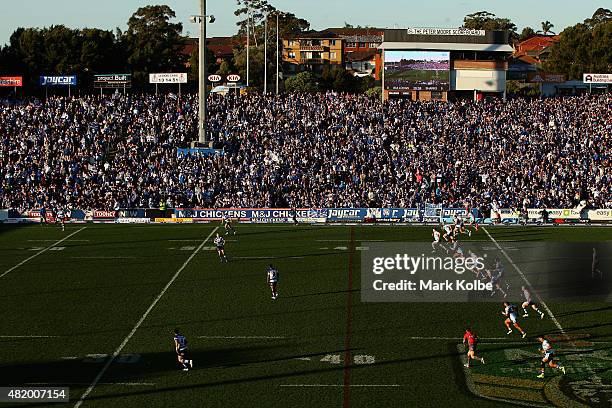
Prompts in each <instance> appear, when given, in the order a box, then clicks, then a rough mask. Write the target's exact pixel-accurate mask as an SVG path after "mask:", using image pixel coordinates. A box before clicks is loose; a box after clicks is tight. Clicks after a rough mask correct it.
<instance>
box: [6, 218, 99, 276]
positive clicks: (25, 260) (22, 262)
mask: <svg viewBox="0 0 612 408" xmlns="http://www.w3.org/2000/svg"><path fill="white" fill-rule="evenodd" d="M85 228H87V227H83V228H81V229H78V230H76V231H74V232H73V233H72V234H70V235H66V236H65V237H64V238H62V239H60V240H59V241H57V242H55V243H53V244H51V245H49V246H48V247H46V248H44V249H42V250H41V251H38V252H37V253H35V254H34V255H32V256H31V257H29V258H26V259H24V260H23V261H21V262H19V263H18V264H17V265H15V266H13V267H12V268H10V269H8V270H7V271H6V272H4V273H3V274H2V275H0V278H3V277H4V276H6V275H8V274H9V273H10V272H12V271H14V270H15V269H17V268H19V267H20V266H21V265H23V264H25V263H26V262H28V261H31V260H32V259H34V258H36V257H37V256H38V255H41V254H44V253H45V252H47V251H48V250H50V249H51V248H53V247H54V246H56V245H57V244H61V243H62V242H64V241H66V240H67V239H68V238H70V237H71V236H73V235H76V234H78V233H79V232H81V231H83V230H84V229H85Z"/></svg>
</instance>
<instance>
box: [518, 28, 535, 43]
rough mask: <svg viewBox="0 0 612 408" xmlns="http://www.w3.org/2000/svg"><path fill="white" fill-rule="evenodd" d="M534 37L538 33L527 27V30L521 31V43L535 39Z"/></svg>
mask: <svg viewBox="0 0 612 408" xmlns="http://www.w3.org/2000/svg"><path fill="white" fill-rule="evenodd" d="M534 35H536V32H535V31H534V30H533V28H531V27H525V28H523V31H521V35H520V36H519V40H520V41H525V40H527V39H529V38H531V37H533V36H534Z"/></svg>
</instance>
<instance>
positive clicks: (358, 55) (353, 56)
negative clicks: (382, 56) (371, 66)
mask: <svg viewBox="0 0 612 408" xmlns="http://www.w3.org/2000/svg"><path fill="white" fill-rule="evenodd" d="M375 55H376V50H371V51H356V52H349V53H347V54H346V61H347V62H352V61H369V60H372V59H374V57H375Z"/></svg>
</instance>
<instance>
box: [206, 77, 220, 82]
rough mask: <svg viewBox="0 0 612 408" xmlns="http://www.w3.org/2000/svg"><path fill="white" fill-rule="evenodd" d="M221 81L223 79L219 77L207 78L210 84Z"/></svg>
mask: <svg viewBox="0 0 612 408" xmlns="http://www.w3.org/2000/svg"><path fill="white" fill-rule="evenodd" d="M222 79H223V77H222V76H221V75H209V76H208V80H209V81H210V82H221V80H222Z"/></svg>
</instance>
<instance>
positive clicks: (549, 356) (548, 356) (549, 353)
mask: <svg viewBox="0 0 612 408" xmlns="http://www.w3.org/2000/svg"><path fill="white" fill-rule="evenodd" d="M538 341H539V342H540V343H542V348H541V349H540V353H542V354H544V357H542V362H541V364H540V374H539V375H538V378H544V368H545V367H546V365H547V364H548V366H549V367H550V368H556V369H557V370H560V371H561V372H562V373H563V374H565V367H563V366H562V365H559V364H557V363H555V350H554V349H553V347H552V344H550V342H549V341H548V340H546V339H544V337H538Z"/></svg>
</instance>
